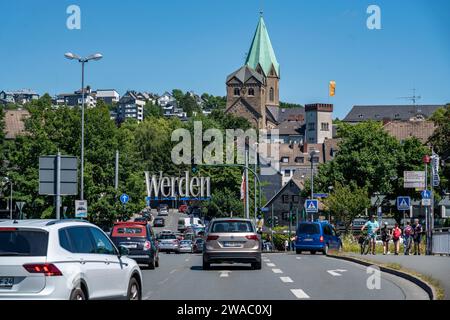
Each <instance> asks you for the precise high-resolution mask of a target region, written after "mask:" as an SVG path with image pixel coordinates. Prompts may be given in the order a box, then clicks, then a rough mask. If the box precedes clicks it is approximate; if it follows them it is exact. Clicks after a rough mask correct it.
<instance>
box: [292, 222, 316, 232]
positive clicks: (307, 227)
mask: <svg viewBox="0 0 450 320" xmlns="http://www.w3.org/2000/svg"><path fill="white" fill-rule="evenodd" d="M318 233H320V228H319V225H318V224H315V223H300V225H299V226H298V230H297V234H318Z"/></svg>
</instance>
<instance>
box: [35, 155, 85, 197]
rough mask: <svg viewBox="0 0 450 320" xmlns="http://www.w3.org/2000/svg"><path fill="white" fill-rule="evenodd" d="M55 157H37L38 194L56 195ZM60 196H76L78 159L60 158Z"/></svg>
mask: <svg viewBox="0 0 450 320" xmlns="http://www.w3.org/2000/svg"><path fill="white" fill-rule="evenodd" d="M56 165H57V156H43V157H39V194H40V195H52V196H54V195H56V176H57V170H56ZM60 173H61V180H60V181H61V182H60V185H61V192H60V195H62V196H64V195H76V194H78V159H77V157H71V156H61V168H60Z"/></svg>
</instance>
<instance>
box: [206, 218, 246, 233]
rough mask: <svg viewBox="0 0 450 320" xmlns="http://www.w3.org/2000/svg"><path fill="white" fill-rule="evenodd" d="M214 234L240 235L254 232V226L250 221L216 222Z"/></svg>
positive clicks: (213, 226)
mask: <svg viewBox="0 0 450 320" xmlns="http://www.w3.org/2000/svg"><path fill="white" fill-rule="evenodd" d="M211 232H212V233H221V232H224V233H230V232H231V233H238V232H254V230H253V226H252V224H251V223H250V222H249V221H239V220H229V221H216V222H214V223H213V225H212V228H211Z"/></svg>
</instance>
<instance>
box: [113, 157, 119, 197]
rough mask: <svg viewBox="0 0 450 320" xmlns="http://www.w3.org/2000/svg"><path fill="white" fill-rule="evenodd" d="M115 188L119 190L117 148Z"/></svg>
mask: <svg viewBox="0 0 450 320" xmlns="http://www.w3.org/2000/svg"><path fill="white" fill-rule="evenodd" d="M114 189H115V190H116V191H117V190H119V150H116V170H115V178H114Z"/></svg>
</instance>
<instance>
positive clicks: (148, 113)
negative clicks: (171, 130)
mask: <svg viewBox="0 0 450 320" xmlns="http://www.w3.org/2000/svg"><path fill="white" fill-rule="evenodd" d="M162 115H163V112H162V110H161V107H160V106H158V105H156V104H153V103H152V102H151V101H149V102H147V103H146V104H145V106H144V118H147V117H161V116H162Z"/></svg>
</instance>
